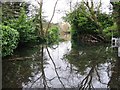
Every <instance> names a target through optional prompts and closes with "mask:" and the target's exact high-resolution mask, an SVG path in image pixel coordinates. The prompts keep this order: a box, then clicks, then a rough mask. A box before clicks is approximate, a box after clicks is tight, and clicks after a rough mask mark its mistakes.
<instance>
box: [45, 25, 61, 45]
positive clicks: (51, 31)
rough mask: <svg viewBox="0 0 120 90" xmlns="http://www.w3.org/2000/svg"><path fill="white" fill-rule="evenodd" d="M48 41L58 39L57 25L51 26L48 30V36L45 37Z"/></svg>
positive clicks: (51, 41) (55, 41) (53, 41)
mask: <svg viewBox="0 0 120 90" xmlns="http://www.w3.org/2000/svg"><path fill="white" fill-rule="evenodd" d="M47 40H48V43H49V44H51V43H57V42H58V40H59V30H58V27H56V26H53V27H51V28H50V29H49V30H48V37H47Z"/></svg>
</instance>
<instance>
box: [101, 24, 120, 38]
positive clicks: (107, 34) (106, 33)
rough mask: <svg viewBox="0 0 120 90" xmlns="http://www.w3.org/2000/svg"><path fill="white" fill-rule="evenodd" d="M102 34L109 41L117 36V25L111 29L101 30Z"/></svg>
mask: <svg viewBox="0 0 120 90" xmlns="http://www.w3.org/2000/svg"><path fill="white" fill-rule="evenodd" d="M103 34H104V36H105V37H106V38H107V39H108V40H110V39H111V37H112V36H118V31H117V25H116V24H114V25H113V26H111V27H107V28H106V29H104V30H103Z"/></svg>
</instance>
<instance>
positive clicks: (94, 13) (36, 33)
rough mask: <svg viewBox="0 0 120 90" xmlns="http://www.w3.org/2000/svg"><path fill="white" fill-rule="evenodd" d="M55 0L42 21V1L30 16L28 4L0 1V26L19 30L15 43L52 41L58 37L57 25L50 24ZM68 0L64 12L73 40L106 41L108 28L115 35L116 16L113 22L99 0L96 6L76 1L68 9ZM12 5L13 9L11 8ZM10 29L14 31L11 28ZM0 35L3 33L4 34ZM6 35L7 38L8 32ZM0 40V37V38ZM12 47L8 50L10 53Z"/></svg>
mask: <svg viewBox="0 0 120 90" xmlns="http://www.w3.org/2000/svg"><path fill="white" fill-rule="evenodd" d="M57 2H58V0H57V1H56V3H55V6H54V10H53V15H52V17H51V19H50V21H49V22H48V21H46V20H45V18H44V16H43V10H42V4H43V2H42V1H41V2H38V5H39V7H38V8H37V11H36V13H35V15H34V16H30V17H29V13H30V11H29V5H30V4H27V3H7V4H6V3H3V6H2V10H4V12H3V13H2V16H3V17H2V18H3V22H2V24H1V26H3V27H4V26H7V27H9V28H13V29H15V30H17V32H18V33H19V36H18V40H19V41H18V42H17V43H19V44H20V43H23V44H24V43H28V42H40V43H43V42H44V43H47V44H50V43H54V42H55V41H58V38H59V37H58V34H59V33H58V28H57V26H55V27H51V21H52V19H53V16H54V13H55V8H56V6H57ZM71 3H72V2H71V1H70V11H71V12H69V13H67V16H66V17H65V19H66V21H68V22H69V23H70V24H71V26H72V28H71V32H72V38H73V39H74V40H76V39H78V40H79V41H80V40H83V41H85V40H86V41H92V42H96V41H97V42H103V41H105V42H106V41H109V40H110V39H111V36H112V32H113V34H114V35H115V36H117V35H118V31H119V29H118V28H119V25H118V24H119V20H120V19H116V20H117V23H115V21H114V20H113V14H106V13H102V11H101V5H102V4H101V0H100V2H99V4H98V5H97V6H96V5H95V3H94V2H93V0H91V1H90V2H87V1H84V0H83V1H82V2H80V3H77V4H76V6H75V8H74V9H72V6H71V5H72V4H71ZM114 5H117V6H116V8H118V7H119V4H113V6H114ZM16 7H17V8H16ZM8 8H9V9H8ZM7 9H8V10H7ZM14 9H15V11H14V12H13V10H14ZM115 10H116V9H115ZM8 11H12V12H8ZM116 12H118V13H117V15H119V11H118V9H117V11H116ZM13 14H15V15H13ZM18 15H19V16H18ZM45 24H46V25H45ZM44 26H45V27H44ZM49 28H51V29H49ZM117 29H118V31H117ZM10 32H11V33H15V32H13V31H11V30H10ZM2 36H4V34H3V35H2ZM7 37H8V38H9V35H8V36H7ZM2 42H4V38H2ZM9 45H10V46H11V45H12V44H9V43H6V45H5V46H6V48H7V46H9ZM15 45H17V44H15ZM15 47H17V46H15ZM2 51H4V50H2ZM10 51H11V50H10ZM12 51H13V50H12ZM12 51H11V53H9V54H12ZM9 54H8V55H9Z"/></svg>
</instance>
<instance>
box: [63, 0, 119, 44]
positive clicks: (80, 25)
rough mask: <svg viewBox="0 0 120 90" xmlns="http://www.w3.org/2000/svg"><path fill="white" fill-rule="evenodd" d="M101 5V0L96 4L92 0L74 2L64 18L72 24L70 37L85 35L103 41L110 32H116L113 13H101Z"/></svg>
mask: <svg viewBox="0 0 120 90" xmlns="http://www.w3.org/2000/svg"><path fill="white" fill-rule="evenodd" d="M101 6H102V3H101V0H100V2H99V3H98V5H97V6H96V5H95V3H94V2H93V0H90V1H89V2H88V1H87V2H86V0H83V1H82V2H80V3H77V4H76V6H75V8H74V10H73V11H72V12H69V13H67V14H66V17H65V20H67V21H68V22H69V23H70V24H71V26H72V31H71V32H72V38H79V39H81V38H83V37H86V36H87V37H88V39H89V38H91V39H94V40H97V41H101V42H103V41H109V40H110V39H111V37H112V32H114V34H115V35H117V34H118V33H117V28H116V23H115V22H114V20H113V14H110V13H109V14H106V13H103V12H102V10H101ZM111 29H112V30H111ZM83 39H84V38H83ZM85 40H86V38H85ZM85 40H84V41H85Z"/></svg>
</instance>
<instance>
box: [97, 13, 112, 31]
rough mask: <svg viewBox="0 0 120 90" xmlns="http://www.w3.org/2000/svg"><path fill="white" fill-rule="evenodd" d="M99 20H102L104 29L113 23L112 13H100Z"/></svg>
mask: <svg viewBox="0 0 120 90" xmlns="http://www.w3.org/2000/svg"><path fill="white" fill-rule="evenodd" d="M98 21H99V22H100V24H101V26H102V29H105V28H107V27H110V26H112V25H113V19H112V15H108V14H106V13H100V14H98Z"/></svg>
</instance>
